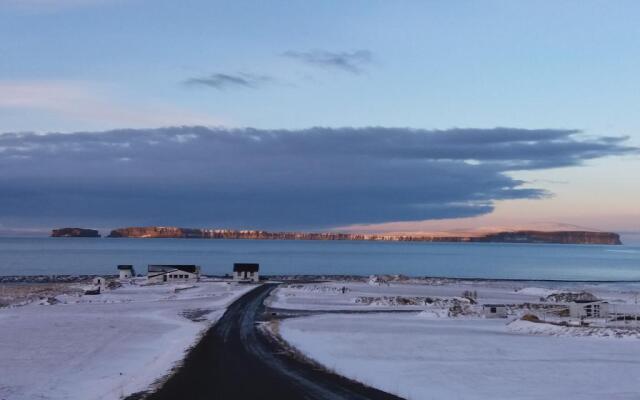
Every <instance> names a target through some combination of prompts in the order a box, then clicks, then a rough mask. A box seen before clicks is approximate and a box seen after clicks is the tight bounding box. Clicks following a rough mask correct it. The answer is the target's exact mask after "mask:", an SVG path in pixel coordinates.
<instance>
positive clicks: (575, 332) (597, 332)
mask: <svg viewBox="0 0 640 400" xmlns="http://www.w3.org/2000/svg"><path fill="white" fill-rule="evenodd" d="M507 327H508V329H509V331H511V332H517V333H524V334H530V335H552V336H575V337H578V336H582V337H587V336H590V337H597V338H608V339H613V338H617V339H620V338H626V339H640V330H639V329H633V328H607V327H582V326H563V325H556V324H548V323H544V322H530V321H523V320H520V319H518V320H515V321H512V322H511V323H509V325H507Z"/></svg>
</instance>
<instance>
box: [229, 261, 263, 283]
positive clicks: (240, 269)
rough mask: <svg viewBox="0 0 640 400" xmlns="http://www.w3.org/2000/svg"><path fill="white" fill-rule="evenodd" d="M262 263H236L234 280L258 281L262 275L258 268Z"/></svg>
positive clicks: (234, 265)
mask: <svg viewBox="0 0 640 400" xmlns="http://www.w3.org/2000/svg"><path fill="white" fill-rule="evenodd" d="M259 269H260V264H253V263H248V264H247V263H235V264H233V280H234V281H239V282H258V281H259V280H260V276H259V274H258V270H259Z"/></svg>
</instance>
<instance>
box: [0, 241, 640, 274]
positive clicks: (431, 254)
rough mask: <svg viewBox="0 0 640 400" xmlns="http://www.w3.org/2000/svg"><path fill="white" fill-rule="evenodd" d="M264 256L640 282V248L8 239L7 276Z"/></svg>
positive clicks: (375, 268) (324, 265)
mask: <svg viewBox="0 0 640 400" xmlns="http://www.w3.org/2000/svg"><path fill="white" fill-rule="evenodd" d="M236 262H256V263H259V264H260V271H261V273H262V274H268V275H285V274H286V275H291V274H293V275H372V274H402V275H407V276H413V277H423V276H430V277H450V278H480V279H531V280H574V281H640V246H626V245H623V246H603V245H554V244H503V243H427V242H367V241H280V240H211V239H123V238H120V239H108V238H100V239H95V238H0V275H64V274H68V275H84V274H91V275H93V274H97V275H100V274H116V273H117V271H116V266H117V265H118V264H133V265H134V266H135V268H136V270H137V272H138V273H145V272H146V266H147V265H148V264H197V265H200V266H201V267H202V271H203V273H205V274H210V275H224V274H227V273H231V270H232V266H233V263H236Z"/></svg>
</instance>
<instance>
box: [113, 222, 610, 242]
mask: <svg viewBox="0 0 640 400" xmlns="http://www.w3.org/2000/svg"><path fill="white" fill-rule="evenodd" d="M108 237H110V238H185V239H189V238H191V239H253V240H370V241H406V242H471V243H556V244H607V245H618V244H622V242H621V241H620V236H619V235H618V234H617V233H613V232H597V231H579V230H570V231H535V230H517V231H501V232H484V233H479V232H474V233H460V234H442V233H439V234H429V233H425V232H422V233H414V234H412V233H402V234H359V233H337V232H324V233H308V232H268V231H260V230H230V229H198V228H178V227H162V226H147V227H129V228H119V229H114V230H112V231H111V233H110V234H109V236H108Z"/></svg>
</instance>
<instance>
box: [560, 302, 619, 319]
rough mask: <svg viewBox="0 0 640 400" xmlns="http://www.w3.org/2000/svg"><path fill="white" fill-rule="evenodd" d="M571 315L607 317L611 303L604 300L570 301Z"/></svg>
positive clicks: (577, 316) (576, 316)
mask: <svg viewBox="0 0 640 400" xmlns="http://www.w3.org/2000/svg"><path fill="white" fill-rule="evenodd" d="M569 316H570V317H572V318H606V317H608V316H609V303H607V302H606V301H602V300H575V301H572V302H571V303H569Z"/></svg>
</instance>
